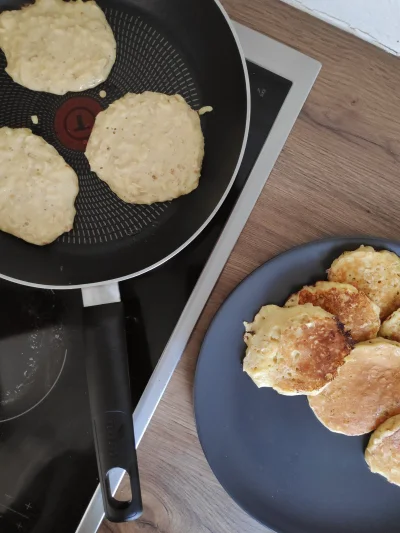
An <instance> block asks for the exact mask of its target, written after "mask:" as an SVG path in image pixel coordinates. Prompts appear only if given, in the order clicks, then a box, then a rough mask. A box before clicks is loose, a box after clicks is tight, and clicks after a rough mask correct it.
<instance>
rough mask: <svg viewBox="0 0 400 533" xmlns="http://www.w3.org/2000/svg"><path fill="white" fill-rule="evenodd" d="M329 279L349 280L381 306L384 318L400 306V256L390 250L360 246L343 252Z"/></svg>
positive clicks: (335, 263)
mask: <svg viewBox="0 0 400 533" xmlns="http://www.w3.org/2000/svg"><path fill="white" fill-rule="evenodd" d="M328 279H329V281H336V282H338V283H350V285H354V287H356V288H357V289H358V290H359V291H362V292H363V293H364V294H366V295H367V296H368V297H369V298H370V299H371V300H372V301H373V302H374V303H375V304H376V305H377V306H378V307H379V308H380V310H381V312H380V318H381V320H384V319H385V318H386V317H388V316H389V315H390V314H391V313H393V311H395V310H396V309H398V308H399V307H400V258H399V257H398V256H397V255H396V254H395V253H393V252H389V251H388V250H382V251H380V252H377V251H375V250H374V248H372V246H360V248H358V249H357V250H354V251H353V252H344V253H343V254H342V255H341V256H340V257H338V258H337V259H335V261H334V262H333V263H332V265H331V268H330V269H329V270H328Z"/></svg>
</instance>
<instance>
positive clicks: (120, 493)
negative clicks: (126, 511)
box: [106, 467, 132, 509]
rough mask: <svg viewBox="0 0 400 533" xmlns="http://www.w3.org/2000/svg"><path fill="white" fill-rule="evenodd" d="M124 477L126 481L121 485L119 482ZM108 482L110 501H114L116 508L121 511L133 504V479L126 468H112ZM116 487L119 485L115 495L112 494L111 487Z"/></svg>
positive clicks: (107, 476)
mask: <svg viewBox="0 0 400 533" xmlns="http://www.w3.org/2000/svg"><path fill="white" fill-rule="evenodd" d="M122 477H124V479H123V481H122V482H121V484H120V485H119V481H120V480H121V478H122ZM106 481H107V497H108V500H109V501H112V502H113V503H114V505H115V507H117V508H119V509H123V508H124V507H127V506H128V505H129V504H130V503H131V502H132V490H131V478H130V475H129V472H127V471H126V470H125V469H124V468H119V467H114V468H110V470H109V471H108V472H107V475H106ZM116 485H119V487H118V489H117V491H116V493H115V494H114V495H113V494H112V492H111V486H114V487H115V486H116Z"/></svg>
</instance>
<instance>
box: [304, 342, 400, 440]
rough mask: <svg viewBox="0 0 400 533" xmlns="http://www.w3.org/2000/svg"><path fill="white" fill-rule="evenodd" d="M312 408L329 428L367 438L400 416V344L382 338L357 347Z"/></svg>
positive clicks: (311, 398)
mask: <svg viewBox="0 0 400 533" xmlns="http://www.w3.org/2000/svg"><path fill="white" fill-rule="evenodd" d="M309 403H310V407H311V409H312V410H313V411H314V413H315V415H316V416H317V418H318V419H319V420H320V421H321V422H322V424H324V425H325V426H326V427H327V428H328V429H330V430H331V431H334V432H336V433H343V434H344V435H363V434H364V433H369V432H370V431H373V430H374V429H376V428H377V427H378V426H379V425H380V424H382V422H384V421H385V420H387V419H388V418H389V417H391V416H393V415H396V414H399V413H400V344H399V343H397V342H394V341H389V340H387V339H382V338H380V337H378V338H376V339H372V340H369V341H366V342H361V343H359V344H357V345H356V346H355V348H354V350H353V351H352V352H351V354H350V355H349V357H347V358H346V361H345V364H344V365H343V366H342V367H341V368H340V370H339V372H338V376H337V378H336V379H335V380H334V381H332V383H330V384H329V385H328V386H327V387H326V389H325V390H323V391H322V392H321V394H319V395H318V396H313V397H310V398H309Z"/></svg>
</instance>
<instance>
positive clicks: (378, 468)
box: [365, 415, 400, 485]
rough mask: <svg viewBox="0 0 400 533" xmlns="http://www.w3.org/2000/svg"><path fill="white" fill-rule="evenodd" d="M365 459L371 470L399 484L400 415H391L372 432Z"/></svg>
mask: <svg viewBox="0 0 400 533" xmlns="http://www.w3.org/2000/svg"><path fill="white" fill-rule="evenodd" d="M365 460H366V461H367V464H368V466H369V468H370V469H371V472H374V473H376V474H380V475H381V476H384V477H385V478H386V479H387V480H388V481H390V483H394V484H396V485H400V415H396V416H392V418H389V419H388V420H386V422H384V423H383V424H381V425H380V426H379V427H378V429H376V430H375V431H374V432H373V433H372V435H371V438H370V439H369V443H368V446H367V449H366V450H365Z"/></svg>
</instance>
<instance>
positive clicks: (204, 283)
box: [76, 23, 321, 533]
mask: <svg viewBox="0 0 400 533" xmlns="http://www.w3.org/2000/svg"><path fill="white" fill-rule="evenodd" d="M235 28H236V32H237V34H238V36H239V39H240V42H241V45H242V47H243V50H244V54H245V56H246V58H247V59H249V60H250V61H253V62H254V63H257V64H259V65H260V66H263V67H265V68H267V69H268V70H270V71H272V72H275V73H276V74H279V75H280V76H282V77H284V78H286V79H288V80H290V81H292V82H293V85H292V88H291V89H290V91H289V94H288V96H287V98H286V100H285V102H284V104H283V106H282V108H281V111H280V113H279V115H278V117H277V119H276V121H275V124H274V126H273V128H272V130H271V132H270V134H269V135H268V138H267V140H266V142H265V144H264V147H263V149H262V151H261V153H260V155H259V157H258V159H257V162H256V164H255V166H254V168H253V170H252V172H251V174H250V176H249V178H248V181H247V183H246V186H245V187H244V189H243V191H242V193H241V195H240V197H239V200H238V201H237V204H236V206H235V208H234V210H233V211H232V214H231V216H230V217H229V220H228V222H227V224H226V226H225V228H224V230H223V232H222V234H221V236H220V238H219V240H218V242H217V245H216V247H215V248H214V251H213V252H212V254H211V255H210V258H209V260H208V261H207V264H206V266H205V267H204V270H203V272H202V274H201V276H200V278H199V280H198V282H197V284H196V286H195V288H194V290H193V292H192V294H191V296H190V298H189V300H188V302H187V304H186V307H185V309H184V310H183V313H182V315H181V317H180V319H179V321H178V323H177V325H176V327H175V329H174V331H173V333H172V335H171V337H170V339H169V342H168V344H167V346H166V347H165V349H164V352H163V354H162V356H161V358H160V360H159V362H158V364H157V367H156V368H155V370H154V372H153V374H152V376H151V378H150V381H149V382H148V384H147V387H146V389H145V391H144V393H143V395H142V397H141V399H140V401H139V403H138V405H137V407H136V409H135V412H134V414H133V419H134V425H135V434H136V442H137V444H139V442H140V440H141V438H142V437H143V434H144V432H145V430H146V428H147V426H148V424H149V422H150V419H151V417H152V415H153V413H154V411H155V409H156V407H157V405H158V402H159V401H160V399H161V396H162V395H163V392H164V390H165V388H166V387H167V385H168V382H169V380H170V378H171V376H172V373H173V371H174V370H175V367H176V365H177V363H178V361H179V359H180V358H181V356H182V353H183V350H184V349H185V346H186V343H187V341H188V339H189V336H190V334H191V332H192V330H193V328H194V326H195V324H196V322H197V320H198V318H199V316H200V313H201V311H202V309H203V307H204V305H205V303H206V301H207V299H208V297H209V295H210V293H211V291H212V289H213V287H214V285H215V283H216V281H217V279H218V276H219V275H220V273H221V271H222V269H223V267H224V265H225V263H226V261H227V259H228V257H229V255H230V253H231V251H232V249H233V247H234V245H235V242H236V240H237V239H238V237H239V235H240V233H241V231H242V229H243V227H244V225H245V223H246V221H247V219H248V217H249V215H250V213H251V211H252V209H253V207H254V204H255V203H256V201H257V198H258V196H259V195H260V193H261V191H262V189H263V187H264V185H265V182H266V181H267V179H268V176H269V174H270V172H271V170H272V168H273V166H274V164H275V162H276V160H277V158H278V156H279V154H280V152H281V150H282V148H283V146H284V144H285V142H286V139H287V137H288V135H289V133H290V131H291V129H292V127H293V125H294V123H295V121H296V119H297V116H298V114H299V112H300V110H301V108H302V107H303V104H304V102H305V100H306V98H307V96H308V93H309V92H310V90H311V88H312V86H313V84H314V81H315V79H316V77H317V75H318V72H319V70H320V68H321V64H320V63H318V62H317V61H315V60H314V59H311V58H310V57H307V56H305V55H303V54H301V53H300V52H297V51H296V50H293V49H292V48H289V47H287V46H285V45H283V44H281V43H278V42H276V41H274V40H272V39H270V38H269V37H266V36H265V35H262V34H260V33H257V32H255V31H253V30H250V29H249V28H246V27H245V26H242V25H241V24H237V23H235ZM121 479H122V477H121V476H118V477H117V478H116V479H112V480H111V483H112V487H113V489H114V490H116V488H117V486H118V484H119V483H120V481H121ZM103 516H104V512H103V506H102V501H101V494H100V489H99V488H97V490H96V492H95V494H94V496H93V498H92V501H91V502H90V504H89V506H88V508H87V510H86V513H85V515H84V516H83V518H82V521H81V523H80V525H79V527H78V529H77V531H76V533H94V532H95V531H97V529H98V527H99V525H100V523H101V521H102V519H103Z"/></svg>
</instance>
